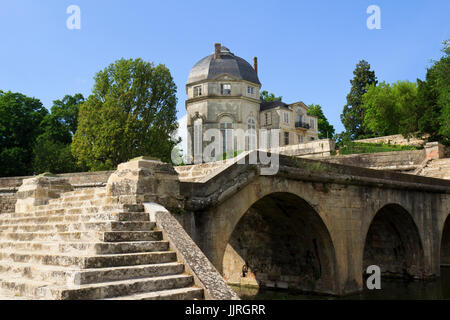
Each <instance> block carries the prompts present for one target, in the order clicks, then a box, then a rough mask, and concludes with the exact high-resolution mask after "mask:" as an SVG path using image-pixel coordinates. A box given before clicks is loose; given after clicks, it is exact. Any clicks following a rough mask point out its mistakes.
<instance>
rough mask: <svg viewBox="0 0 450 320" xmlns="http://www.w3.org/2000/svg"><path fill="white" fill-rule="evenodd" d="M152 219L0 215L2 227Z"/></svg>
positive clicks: (141, 215) (125, 215)
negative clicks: (17, 216)
mask: <svg viewBox="0 0 450 320" xmlns="http://www.w3.org/2000/svg"><path fill="white" fill-rule="evenodd" d="M149 220H150V217H149V215H148V214H147V213H143V212H106V213H89V214H77V215H69V214H64V213H61V214H55V215H51V216H39V217H25V218H14V217H3V215H0V226H5V225H19V224H45V223H64V222H92V221H134V222H136V221H149Z"/></svg>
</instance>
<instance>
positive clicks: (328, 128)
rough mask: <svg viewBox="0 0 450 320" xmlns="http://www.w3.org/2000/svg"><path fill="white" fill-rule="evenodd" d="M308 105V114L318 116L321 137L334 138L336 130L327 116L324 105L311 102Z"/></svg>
mask: <svg viewBox="0 0 450 320" xmlns="http://www.w3.org/2000/svg"><path fill="white" fill-rule="evenodd" d="M308 107H309V109H308V115H310V116H316V117H317V118H318V120H317V121H318V124H317V127H318V128H319V139H325V138H332V137H333V136H334V133H335V130H334V127H333V126H332V125H331V124H330V123H329V122H328V119H327V118H326V117H325V114H324V113H323V111H322V107H321V106H320V105H318V104H311V105H309V106H308Z"/></svg>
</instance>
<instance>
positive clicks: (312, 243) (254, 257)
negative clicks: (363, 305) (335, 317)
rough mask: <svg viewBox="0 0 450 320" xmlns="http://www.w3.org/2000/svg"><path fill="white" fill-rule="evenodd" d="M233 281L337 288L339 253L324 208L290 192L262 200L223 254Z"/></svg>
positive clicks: (312, 289) (241, 222) (228, 276)
mask: <svg viewBox="0 0 450 320" xmlns="http://www.w3.org/2000/svg"><path fill="white" fill-rule="evenodd" d="M222 271H223V276H224V278H225V280H226V281H227V282H228V283H231V284H236V285H251V286H258V287H276V288H283V289H287V288H289V289H296V290H301V291H305V292H316V293H330V294H332V293H335V290H336V278H337V277H336V275H337V271H336V257H335V250H334V246H333V243H332V239H331V236H330V234H329V232H328V229H327V227H326V225H325V224H324V222H323V221H322V219H321V217H320V216H319V214H318V213H317V212H316V211H315V210H314V209H313V208H312V207H311V206H310V205H309V204H308V203H307V201H305V200H304V199H302V198H300V197H298V196H297V195H294V194H292V193H287V192H279V193H272V194H269V195H266V196H265V197H263V198H261V199H260V200H258V201H256V202H255V203H254V204H253V205H252V206H251V207H250V208H249V209H248V210H247V211H246V212H245V214H244V215H243V216H242V218H241V219H240V220H239V222H238V223H237V225H236V227H235V228H234V230H233V232H232V234H231V236H230V238H229V240H228V244H227V247H226V249H225V253H224V256H223V259H222Z"/></svg>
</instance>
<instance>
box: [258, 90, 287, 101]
mask: <svg viewBox="0 0 450 320" xmlns="http://www.w3.org/2000/svg"><path fill="white" fill-rule="evenodd" d="M260 99H261V100H262V101H265V102H272V101H281V100H283V97H276V96H275V95H274V94H273V93H269V92H268V91H266V90H264V91H261V94H260Z"/></svg>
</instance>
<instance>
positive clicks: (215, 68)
mask: <svg viewBox="0 0 450 320" xmlns="http://www.w3.org/2000/svg"><path fill="white" fill-rule="evenodd" d="M225 73H227V74H230V75H232V76H234V77H236V78H238V79H241V80H246V81H250V82H253V83H256V84H261V83H260V82H259V79H258V74H257V73H256V71H255V69H253V67H252V66H251V65H250V64H249V63H248V62H247V61H245V60H244V59H242V58H240V57H237V56H235V55H234V54H233V53H231V52H230V50H229V49H228V48H226V47H224V46H221V48H220V59H216V58H215V54H212V55H210V56H207V57H205V58H203V59H202V60H200V61H199V62H197V64H196V65H195V66H194V67H193V68H192V69H191V72H190V73H189V78H188V81H187V84H190V83H194V82H197V81H202V80H209V79H215V78H217V76H219V75H221V74H225Z"/></svg>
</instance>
